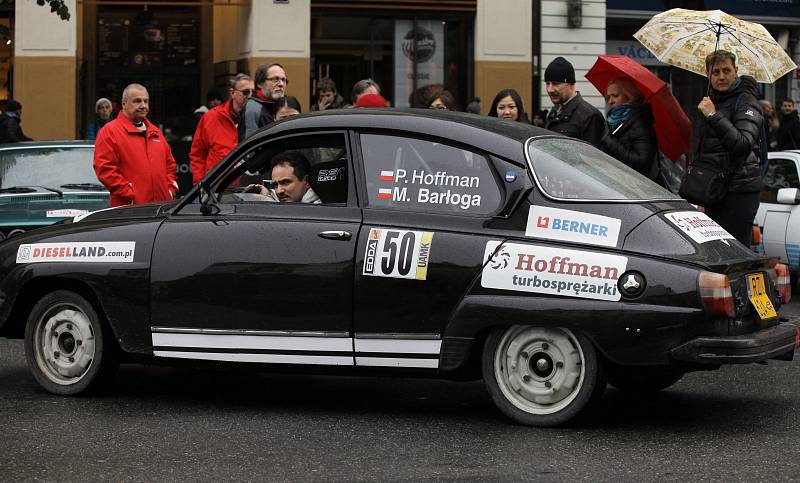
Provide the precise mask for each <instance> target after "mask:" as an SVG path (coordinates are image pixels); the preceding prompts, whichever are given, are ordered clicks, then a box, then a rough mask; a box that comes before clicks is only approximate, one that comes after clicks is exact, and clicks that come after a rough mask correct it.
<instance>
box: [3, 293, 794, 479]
mask: <svg viewBox="0 0 800 483" xmlns="http://www.w3.org/2000/svg"><path fill="white" fill-rule="evenodd" d="M787 308H788V309H791V310H788V311H787V310H785V309H787ZM782 314H785V315H790V316H791V317H793V319H792V320H794V321H796V322H800V302H798V301H795V303H793V304H792V306H790V307H785V308H784V310H782ZM0 448H2V456H0V479H2V480H3V481H42V480H44V481H219V480H222V481H253V480H260V481H276V480H278V481H330V480H337V481H353V480H362V481H363V480H389V481H397V480H406V481H408V480H414V481H416V480H429V479H433V480H450V479H453V480H493V481H497V480H502V481H507V480H522V479H535V480H540V481H560V480H575V479H580V480H591V481H609V480H614V481H620V480H622V481H647V480H656V479H657V480H663V481H678V480H691V481H703V480H706V481H798V480H800V351H798V352H796V354H795V360H794V361H792V362H781V361H775V362H770V363H769V364H768V365H749V366H740V367H725V368H723V369H721V370H719V371H714V372H703V373H692V374H689V375H687V376H686V377H685V378H684V379H683V380H681V381H680V382H678V383H677V384H676V385H674V386H673V387H672V388H670V389H669V390H667V391H664V392H661V393H659V394H657V395H655V396H651V397H646V398H636V397H631V396H627V395H624V394H623V393H621V392H619V391H616V390H614V389H611V388H609V389H608V390H607V391H606V393H605V396H604V397H603V399H602V400H601V401H600V403H599V405H598V406H597V408H596V409H595V410H594V411H593V412H592V413H591V414H590V415H588V416H586V417H584V418H583V419H582V420H581V421H579V422H578V423H576V424H574V425H572V427H569V428H558V429H535V428H526V427H521V426H516V425H514V424H512V423H510V422H509V421H508V420H506V419H505V418H504V417H503V416H502V415H501V414H500V413H499V411H497V410H496V409H495V408H494V406H493V405H492V403H491V401H490V400H489V397H488V395H487V394H486V392H485V391H484V389H483V386H482V383H480V382H474V383H455V382H445V381H437V380H422V379H413V380H402V379H395V378H355V377H341V376H339V377H324V376H308V375H269V374H267V375H263V374H252V373H246V374H242V373H230V372H214V371H197V370H188V369H171V368H155V367H142V366H137V365H126V366H123V367H122V368H121V370H120V372H119V374H118V376H117V379H116V381H115V385H114V388H113V390H112V392H111V393H110V394H108V395H106V396H103V397H93V398H63V397H57V396H52V395H50V394H48V393H46V392H44V391H43V390H42V389H40V388H39V386H38V385H37V384H36V383H35V382H34V381H33V379H32V378H31V376H30V375H29V373H28V369H27V367H26V366H25V362H24V354H23V348H22V343H21V341H7V340H4V339H0Z"/></svg>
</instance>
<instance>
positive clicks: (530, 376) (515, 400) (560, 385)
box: [494, 326, 586, 414]
mask: <svg viewBox="0 0 800 483" xmlns="http://www.w3.org/2000/svg"><path fill="white" fill-rule="evenodd" d="M584 361H585V357H584V354H583V349H582V348H581V345H580V343H579V342H578V340H577V338H576V337H575V335H574V334H573V333H572V332H570V331H569V330H567V329H558V328H543V327H526V326H516V327H512V328H510V329H509V330H508V331H506V333H505V334H503V337H502V338H501V340H500V343H499V344H498V345H497V350H496V351H495V354H494V375H495V379H496V380H497V385H498V387H499V388H500V391H501V392H502V393H503V395H504V396H505V398H506V399H507V400H508V401H509V402H511V404H513V405H514V406H516V407H517V408H519V409H520V410H522V411H525V412H527V413H530V414H553V413H557V412H559V411H561V410H562V409H564V408H566V407H567V406H569V404H570V403H571V402H572V401H574V400H575V398H576V397H577V396H578V393H579V392H580V389H581V387H583V382H584V379H585V373H586V368H585V367H584Z"/></svg>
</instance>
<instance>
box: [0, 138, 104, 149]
mask: <svg viewBox="0 0 800 483" xmlns="http://www.w3.org/2000/svg"><path fill="white" fill-rule="evenodd" d="M65 147H66V148H93V147H94V141H86V140H81V141H73V140H68V141H67V140H65V141H25V142H21V143H8V144H0V150H11V149H42V148H65Z"/></svg>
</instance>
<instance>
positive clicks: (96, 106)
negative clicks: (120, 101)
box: [94, 97, 113, 112]
mask: <svg viewBox="0 0 800 483" xmlns="http://www.w3.org/2000/svg"><path fill="white" fill-rule="evenodd" d="M106 104H107V105H108V106H109V107H113V105H112V104H111V101H109V100H108V99H106V98H105V97H101V98H100V99H98V100H97V102H95V103H94V112H98V111H99V110H100V106H104V105H106Z"/></svg>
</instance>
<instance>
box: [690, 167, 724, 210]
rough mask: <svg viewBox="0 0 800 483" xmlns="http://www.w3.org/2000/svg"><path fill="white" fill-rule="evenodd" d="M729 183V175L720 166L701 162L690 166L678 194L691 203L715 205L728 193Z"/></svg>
mask: <svg viewBox="0 0 800 483" xmlns="http://www.w3.org/2000/svg"><path fill="white" fill-rule="evenodd" d="M728 181H729V180H728V175H727V173H726V172H725V170H724V169H722V168H721V167H720V166H718V165H716V164H712V163H704V162H702V161H700V162H697V163H694V164H691V165H689V168H688V169H687V170H686V173H685V174H684V175H683V179H682V180H681V187H680V189H679V190H678V194H679V195H680V196H681V197H682V198H684V199H686V201H688V202H689V203H694V204H696V205H701V206H707V205H714V204H717V203H719V202H720V201H722V199H723V198H725V195H726V194H727V193H728Z"/></svg>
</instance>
